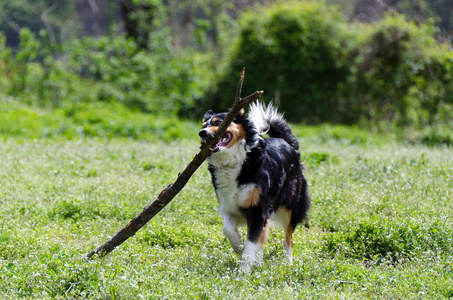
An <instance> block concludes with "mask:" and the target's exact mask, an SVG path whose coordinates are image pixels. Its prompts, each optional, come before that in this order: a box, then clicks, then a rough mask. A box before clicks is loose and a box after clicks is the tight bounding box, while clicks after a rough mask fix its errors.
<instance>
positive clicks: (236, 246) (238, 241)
mask: <svg viewBox="0 0 453 300" xmlns="http://www.w3.org/2000/svg"><path fill="white" fill-rule="evenodd" d="M221 216H222V221H223V234H224V235H225V237H226V238H227V239H228V241H229V242H230V245H231V247H232V248H233V250H234V252H236V253H241V252H242V250H243V249H244V242H243V241H242V238H241V235H240V234H239V231H238V229H237V220H236V218H235V217H234V216H231V215H229V214H221Z"/></svg>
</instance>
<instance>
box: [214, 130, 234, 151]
mask: <svg viewBox="0 0 453 300" xmlns="http://www.w3.org/2000/svg"><path fill="white" fill-rule="evenodd" d="M231 138H232V134H231V133H230V132H225V134H224V135H223V136H222V138H221V139H220V140H219V141H218V142H217V144H215V146H214V147H212V148H211V150H212V151H214V152H216V151H218V150H219V149H220V147H224V146H226V145H228V143H229V142H230V141H231Z"/></svg>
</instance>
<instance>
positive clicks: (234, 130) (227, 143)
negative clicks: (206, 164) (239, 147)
mask: <svg viewBox="0 0 453 300" xmlns="http://www.w3.org/2000/svg"><path fill="white" fill-rule="evenodd" d="M226 116H227V113H226V112H223V113H218V114H215V113H214V112H213V111H212V110H208V111H207V112H206V114H205V115H204V118H203V127H202V129H201V130H200V132H199V133H198V135H199V136H200V140H201V142H202V143H204V142H206V140H207V139H209V138H210V137H212V136H213V135H214V133H215V131H216V130H217V128H219V125H220V123H222V121H223V120H224V119H225V117H226ZM257 141H258V135H257V132H256V129H255V127H254V126H253V124H252V122H250V121H249V119H248V118H247V117H246V115H245V114H244V111H243V110H242V111H241V112H240V113H239V114H238V115H237V116H236V117H235V118H234V120H233V122H231V124H230V125H229V126H228V128H227V130H226V131H225V133H224V134H223V136H222V137H221V138H220V139H219V141H218V142H217V144H216V145H214V147H213V148H212V149H211V150H213V152H214V153H216V152H221V151H224V150H226V149H230V148H232V147H233V146H234V145H236V144H237V143H243V144H244V146H245V149H246V150H247V151H248V150H250V149H251V148H253V147H254V146H255V145H256V143H257Z"/></svg>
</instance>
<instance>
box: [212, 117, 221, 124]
mask: <svg viewBox="0 0 453 300" xmlns="http://www.w3.org/2000/svg"><path fill="white" fill-rule="evenodd" d="M217 121H219V118H213V119H212V120H211V124H215V122H217Z"/></svg>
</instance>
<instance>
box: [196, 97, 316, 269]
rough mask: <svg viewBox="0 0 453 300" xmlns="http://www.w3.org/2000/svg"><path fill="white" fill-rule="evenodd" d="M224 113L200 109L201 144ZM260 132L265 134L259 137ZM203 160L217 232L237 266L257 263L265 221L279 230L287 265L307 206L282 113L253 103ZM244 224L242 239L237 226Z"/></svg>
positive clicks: (293, 139)
mask: <svg viewBox="0 0 453 300" xmlns="http://www.w3.org/2000/svg"><path fill="white" fill-rule="evenodd" d="M226 115H227V113H226V112H223V113H217V114H216V113H214V112H213V111H212V110H209V111H207V112H206V114H205V115H204V118H203V126H202V129H201V130H200V131H199V136H200V140H201V142H202V143H205V142H206V140H207V139H209V138H210V137H212V136H213V134H214V132H215V131H216V130H217V128H218V126H219V125H220V123H221V122H222V121H223V120H224V119H225V117H226ZM265 134H267V135H268V136H269V137H268V138H265V137H264V136H265ZM211 150H212V153H211V155H210V156H209V157H208V158H207V161H208V164H209V168H208V169H209V172H210V173H211V177H212V184H213V186H214V189H215V193H216V196H217V200H218V202H219V209H218V211H219V214H220V216H221V217H222V221H223V233H224V235H225V236H226V238H227V239H228V241H229V242H230V245H231V247H232V248H233V250H234V251H235V252H237V253H239V254H240V253H241V252H242V257H241V266H240V270H241V271H245V272H248V271H250V267H251V266H253V265H256V264H260V263H261V262H262V256H263V245H264V242H265V241H266V239H267V236H268V231H269V225H270V222H271V221H272V223H274V222H275V223H277V224H279V225H281V226H282V227H283V229H284V231H285V238H284V240H283V247H284V249H285V252H286V258H287V261H288V263H289V264H291V263H292V248H293V239H292V235H293V233H294V230H295V229H296V226H297V225H298V224H300V223H301V222H302V221H303V220H304V219H305V218H306V216H307V212H308V210H309V207H310V198H309V195H308V187H307V181H306V179H305V177H304V175H303V172H302V170H303V165H302V163H301V160H300V153H299V143H298V142H297V139H296V137H295V136H294V135H293V134H292V131H291V128H290V126H289V125H288V124H287V123H286V121H285V120H284V118H283V115H282V114H279V113H278V112H277V109H276V108H275V107H274V106H273V105H272V104H270V105H268V106H267V107H266V106H265V105H264V104H262V103H256V104H255V103H253V104H251V106H250V112H249V114H248V115H246V114H245V113H244V111H243V110H242V111H241V112H240V113H239V114H238V115H237V116H236V117H235V119H234V120H233V122H232V123H231V124H230V125H229V127H228V128H227V130H226V132H225V134H224V135H223V136H222V138H220V140H219V141H218V143H217V144H216V145H214V147H213V148H212V149H211ZM243 225H246V226H247V238H246V241H245V243H244V241H243V240H242V238H241V235H240V234H239V231H238V227H240V226H243Z"/></svg>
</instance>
